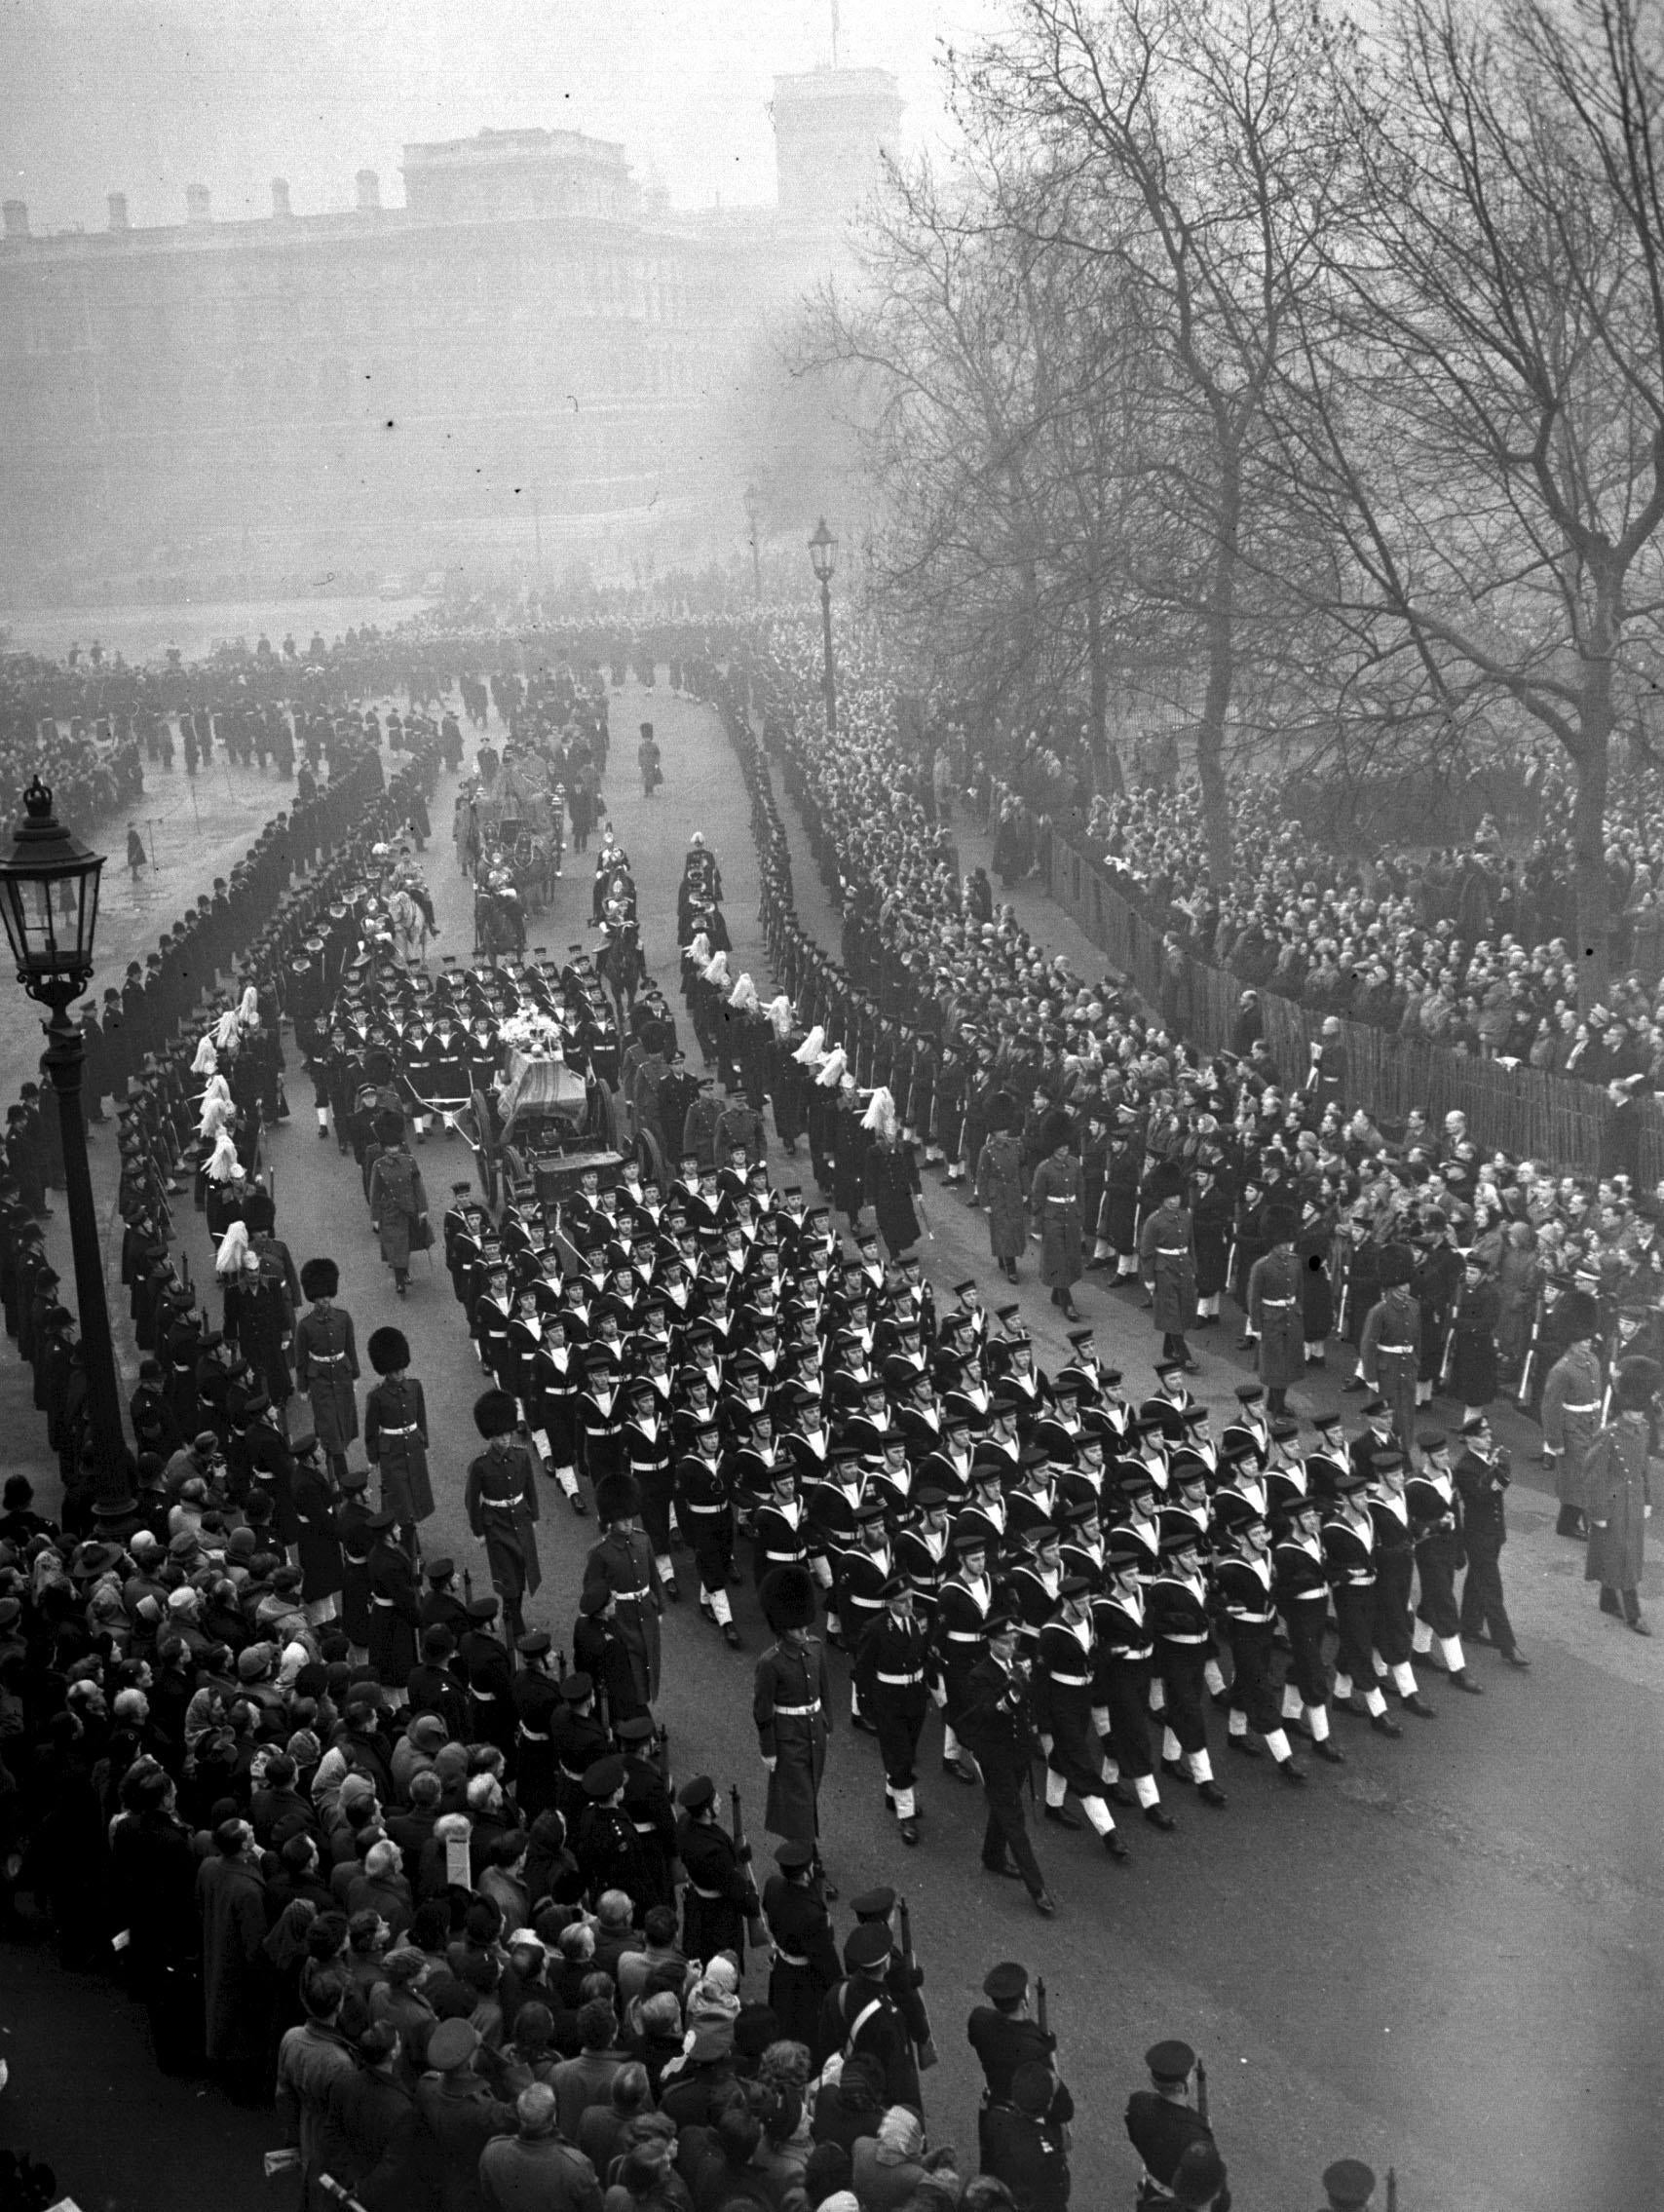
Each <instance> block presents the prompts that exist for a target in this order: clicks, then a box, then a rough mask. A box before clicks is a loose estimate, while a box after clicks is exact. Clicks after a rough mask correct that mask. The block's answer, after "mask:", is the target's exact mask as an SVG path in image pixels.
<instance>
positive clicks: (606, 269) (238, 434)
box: [0, 70, 900, 598]
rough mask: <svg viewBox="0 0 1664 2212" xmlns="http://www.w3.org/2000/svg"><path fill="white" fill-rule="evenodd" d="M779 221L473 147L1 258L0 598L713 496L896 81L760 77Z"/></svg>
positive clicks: (657, 510)
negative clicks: (310, 194) (344, 205)
mask: <svg viewBox="0 0 1664 2212" xmlns="http://www.w3.org/2000/svg"><path fill="white" fill-rule="evenodd" d="M774 113H775V134H776V153H777V168H778V178H779V199H778V203H777V205H776V206H775V207H774V208H764V209H746V210H731V211H729V212H727V213H724V212H722V211H721V210H712V211H710V212H709V213H698V214H695V213H687V212H682V211H677V210H671V209H670V207H669V206H668V204H667V201H666V199H665V196H664V195H663V194H662V193H654V192H652V191H644V190H643V189H642V187H641V186H640V185H639V184H638V183H637V181H636V179H635V177H634V175H633V174H632V172H631V169H630V166H629V162H628V160H627V158H626V155H625V151H624V147H622V146H620V145H616V144H612V143H609V142H607V141H604V140H600V139H596V138H591V137H588V136H586V135H585V134H583V133H579V132H576V131H543V130H520V131H501V132H498V131H483V132H481V133H479V135H478V136H477V137H474V138H468V139H456V140H450V141H445V142H440V143H435V144H414V145H407V146H406V147H405V149H404V161H403V184H404V201H403V205H402V206H400V207H390V206H383V204H382V200H381V193H380V187H379V181H378V179H377V178H376V177H375V176H374V175H373V173H371V172H368V171H362V172H359V178H358V195H357V205H356V206H355V207H354V208H353V209H351V210H346V211H342V212H338V213H328V214H317V215H298V216H297V215H295V214H294V213H293V212H291V210H290V207H289V195H288V189H287V186H286V185H285V184H284V182H283V180H282V179H276V180H274V182H273V186H272V212H271V214H270V215H269V216H268V217H266V218H264V219H262V220H257V221H243V220H239V221H236V222H219V221H216V220H215V219H214V218H213V214H212V210H211V208H210V207H209V205H208V195H207V194H206V192H203V191H202V190H201V189H200V188H193V189H192V191H191V192H190V193H189V194H188V195H187V206H186V213H185V220H184V221H183V222H182V223H180V224H177V225H169V226H160V227H155V228H150V227H146V228H142V229H140V228H134V227H132V226H130V225H129V223H128V220H127V211H126V205H125V202H124V201H123V199H122V198H121V196H120V195H114V196H112V198H111V201H110V220H109V225H108V228H107V229H105V230H104V231H102V232H98V233H87V232H80V231H77V232H71V233H63V234H57V235H54V236H50V237H35V236H33V235H31V233H30V230H29V225H28V216H27V210H26V209H24V208H22V207H21V206H20V205H19V203H17V202H8V203H6V205H5V210H4V214H5V221H4V233H3V236H0V483H3V486H4V493H5V497H4V499H3V501H0V591H5V593H6V595H7V596H9V597H13V598H18V597H34V596H40V595H46V596H51V595H52V592H53V590H54V587H55V586H56V585H58V584H61V583H66V582H70V581H72V580H74V579H75V578H77V577H84V576H87V575H90V574H95V573H103V574H106V575H111V576H114V575H121V574H128V575H136V576H139V577H142V576H143V575H144V574H145V573H146V572H155V571H157V570H159V569H164V570H165V569H168V568H175V569H177V568H184V569H187V570H188V569H190V568H192V567H193V566H197V565H201V564H203V563H204V562H208V563H210V564H217V565H218V566H219V567H221V568H224V567H226V566H227V565H229V566H231V567H233V568H240V569H243V570H245V571H247V572H249V573H253V574H261V573H265V574H272V573H278V572H284V573H288V574H298V573H302V572H304V571H305V570H307V569H308V568H312V567H317V566H318V565H319V564H320V563H327V562H329V561H332V560H338V561H348V562H352V563H354V564H356V565H357V566H359V567H360V568H361V567H363V566H365V565H366V564H367V565H370V566H378V567H387V568H411V567H420V568H427V567H431V566H432V565H434V564H435V562H443V561H444V560H445V559H446V558H447V557H448V554H449V553H450V551H451V550H452V549H453V548H454V547H455V546H456V545H457V544H459V543H461V544H470V543H473V544H475V545H478V546H480V547H482V548H484V547H490V546H493V545H495V546H498V547H506V548H513V547H524V548H529V547H530V546H532V545H533V544H534V543H536V544H538V545H539V546H540V547H541V545H542V544H543V542H544V539H545V537H546V535H547V537H548V541H549V543H550V544H551V545H557V544H559V543H560V542H561V541H562V540H563V539H564V540H567V541H569V542H571V543H574V544H581V543H585V542H586V540H588V539H592V538H593V535H594V534H595V532H596V531H601V532H603V533H604V532H606V531H608V530H624V531H627V529H628V528H629V527H630V526H631V524H632V521H635V520H639V519H640V518H643V517H651V516H658V517H660V518H661V520H663V519H664V518H675V519H676V521H677V522H678V524H679V526H680V529H681V538H682V540H683V541H684V542H692V540H693V539H696V538H697V536H698V531H699V525H700V515H701V514H702V513H704V512H705V511H706V510H707V509H708V508H709V507H710V506H711V503H712V502H715V501H718V500H720V501H721V502H723V503H724V505H725V506H732V504H733V471H734V468H735V467H736V466H739V467H741V468H742V467H743V463H742V462H738V463H737V462H736V456H735V454H734V452H733V450H732V433H731V429H730V428H729V427H728V426H730V425H731V423H732V406H733V400H734V395H735V392H736V389H737V382H738V380H739V379H740V378H742V376H743V374H744V371H745V366H746V363H747V362H748V360H749V359H750V357H751V354H752V351H753V349H754V348H755V347H756V346H757V344H758V342H759V340H760V339H761V338H762V337H763V335H764V333H765V330H766V327H767V325H768V324H769V323H770V321H771V320H772V319H775V318H777V317H778V316H780V315H782V314H784V313H786V312H787V311H789V308H790V306H791V304H792V302H793V300H794V299H795V298H796V297H797V296H799V295H800V294H801V292H802V291H803V290H804V289H805V288H806V287H807V286H810V285H812V284H813V282H815V281H816V280H817V279H818V278H820V277H822V276H824V275H825V274H827V273H828V272H829V271H830V270H831V269H832V267H833V266H834V265H835V263H836V261H837V259H838V257H839V255H840V254H841V252H842V251H843V250H845V244H846V241H847V236H848V233H847V222H848V217H849V215H850V213H851V210H852V209H853V206H854V204H855V202H856V201H857V200H858V199H859V197H860V196H861V195H862V194H863V193H864V192H865V191H866V190H867V189H868V188H869V187H870V186H871V184H872V183H873V182H875V181H876V178H877V175H878V172H879V157H880V155H881V153H883V152H888V151H889V150H890V149H892V148H893V146H894V143H895V139H896V133H897V127H898V123H899V117H900V100H899V97H898V95H897V93H896V88H895V84H894V80H893V79H891V78H889V76H888V75H887V74H886V73H885V72H883V71H879V70H823V71H817V72H814V73H813V74H812V75H810V76H807V77H795V78H782V79H779V80H777V81H776V86H775V109H774Z"/></svg>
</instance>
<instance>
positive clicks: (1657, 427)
mask: <svg viewBox="0 0 1664 2212" xmlns="http://www.w3.org/2000/svg"><path fill="white" fill-rule="evenodd" d="M1658 30H1659V25H1658V21H1657V19H1656V16H1655V15H1649V14H1647V13H1645V12H1644V10H1643V8H1642V6H1641V5H1640V4H1639V0H1556V4H1555V5H1553V6H1549V5H1546V4H1541V0H1513V4H1511V5H1509V6H1508V7H1507V8H1506V10H1505V12H1503V13H1502V14H1501V15H1500V16H1499V17H1494V18H1493V19H1491V20H1490V21H1489V22H1487V23H1484V24H1476V23H1475V22H1474V21H1473V20H1472V19H1471V18H1470V17H1469V15H1468V14H1467V13H1466V12H1465V11H1458V10H1457V9H1456V6H1454V5H1453V4H1452V0H1400V6H1399V11H1398V13H1397V15H1396V17H1395V18H1394V19H1392V21H1391V23H1390V24H1389V26H1388V28H1387V31H1386V33H1385V34H1384V37H1383V40H1382V42H1381V44H1380V48H1379V50H1378V52H1377V55H1376V57H1375V66H1374V67H1373V68H1371V69H1369V70H1367V71H1364V72H1362V73H1361V74H1348V76H1347V77H1346V78H1345V79H1344V80H1343V79H1342V78H1341V77H1340V76H1337V79H1336V83H1335V96H1336V101H1337V104H1338V105H1342V106H1343V107H1344V110H1345V112H1346V114H1347V118H1348V125H1349V138H1350V143H1351V147H1352V158H1353V160H1354V162H1355V165H1356V173H1357V177H1358V180H1359V191H1360V197H1359V201H1358V206H1357V209H1356V211H1355V215H1354V218H1353V219H1352V220H1350V221H1348V222H1346V223H1344V224H1338V225H1335V226H1333V227H1332V228H1330V229H1329V230H1328V232H1327V233H1326V234H1324V235H1323V236H1322V238H1321V241H1320V242H1321V243H1322V245H1323V246H1324V248H1325V255H1326V264H1327V266H1326V277H1327V280H1328V281H1327V286H1326V289H1325V290H1324V292H1323V293H1321V294H1308V295H1307V296H1306V299H1305V301H1304V302H1303V325H1304V336H1305V358H1304V360H1303V362H1302V363H1301V366H1300V369H1299V371H1298V372H1297V373H1296V374H1294V375H1291V376H1290V377H1289V378H1288V379H1287V380H1286V382H1285V385H1284V388H1283V390H1282V391H1281V393H1280V394H1279V395H1278V409H1279V416H1280V420H1281V422H1282V424H1283V426H1284V429H1285V431H1286V432H1287V433H1288V434H1289V439H1288V445H1287V449H1286V450H1287V458H1288V461H1289V467H1290V473H1291V476H1292V477H1294V478H1295V479H1296V480H1297V481H1298V483H1299V484H1300V486H1301V488H1302V489H1303V490H1304V491H1305V493H1306V494H1307V495H1309V496H1311V498H1312V501H1313V509H1314V513H1318V514H1320V515H1321V521H1322V526H1323V527H1324V528H1325V529H1326V530H1329V531H1332V532H1333V533H1334V534H1335V537H1336V539H1337V540H1338V541H1339V542H1340V543H1341V544H1342V545H1343V547H1344V551H1345V555H1346V565H1347V571H1348V573H1347V574H1346V576H1345V577H1344V579H1343V587H1342V590H1341V591H1340V593H1339V595H1338V598H1337V607H1338V609H1339V611H1340V612H1341V614H1342V615H1343V618H1344V619H1346V620H1348V621H1350V622H1352V623H1354V624H1356V625H1357V626H1358V627H1359V628H1360V629H1362V630H1365V631H1368V632H1370V633H1371V634H1374V635H1376V636H1377V637H1382V636H1384V637H1385V638H1386V640H1387V642H1386V644H1385V646H1384V648H1383V649H1384V650H1385V651H1387V652H1388V653H1390V652H1391V651H1392V650H1393V646H1392V643H1391V639H1392V636H1393V635H1394V633H1395V634H1396V638H1397V642H1398V646H1399V647H1400V648H1401V649H1403V650H1405V651H1408V652H1409V653H1410V654H1412V655H1413V656H1414V657H1415V658H1416V660H1417V662H1418V664H1419V666H1420V668H1421V670H1422V671H1423V674H1424V677H1425V681H1426V686H1427V689H1428V692H1429V694H1430V695H1432V696H1433V697H1434V698H1435V699H1436V700H1437V701H1439V702H1440V703H1441V704H1443V705H1444V706H1446V707H1448V709H1449V711H1450V712H1451V713H1453V714H1457V715H1459V714H1461V713H1462V712H1464V711H1468V710H1471V709H1474V708H1484V709H1488V710H1494V709H1496V708H1497V707H1498V706H1500V705H1503V704H1504V703H1508V702H1512V703H1514V706H1515V707H1516V709H1517V710H1518V711H1520V712H1522V713H1523V714H1524V715H1525V716H1527V717H1529V718H1530V720H1531V722H1532V723H1534V724H1535V726H1536V727H1537V728H1538V729H1540V730H1541V731H1542V732H1543V733H1545V734H1546V735H1547V736H1549V737H1552V739H1553V740H1554V742H1555V743H1556V744H1559V745H1560V746H1561V747H1562V748H1563V749H1564V751H1565V752H1566V754H1567V755H1568V756H1569V759H1570V761H1571V763H1572V764H1573V770H1574V775H1575V789H1576V803H1575V812H1574V820H1573V823H1572V840H1573V846H1574V851H1575V876H1576V901H1577V905H1576V911H1577V945H1576V948H1575V949H1576V953H1577V956H1578V963H1579V977H1580V991H1581V995H1582V998H1583V1001H1584V1003H1585V1005H1587V1004H1588V1003H1590V1002H1591V1001H1592V1000H1593V999H1594V998H1596V997H1598V996H1599V995H1600V994H1601V992H1602V991H1604V989H1605V987H1606V978H1607V873H1606V865H1605V811H1606V804H1607V777H1608V759H1609V752H1610V743H1611V738H1612V734H1613V731H1614V728H1615V727H1617V725H1618V723H1619V720H1620V717H1621V716H1622V715H1623V714H1624V711H1625V708H1626V706H1627V705H1628V704H1630V702H1631V700H1632V697H1633V694H1634V692H1635V690H1636V688H1637V685H1638V683H1639V681H1640V680H1641V666H1638V663H1639V664H1641V665H1642V666H1650V667H1655V666H1656V658H1655V656H1656V648H1657V635H1656V632H1657V623H1658V616H1659V612H1660V606H1661V586H1664V573H1661V561H1660V548H1659V530H1660V525H1661V524H1664V200H1661V197H1660V185H1659V162H1660V158H1661V156H1664V74H1661V70H1660V57H1659V47H1658ZM1318 235H1319V234H1318V233H1317V231H1316V230H1315V229H1314V232H1313V236H1314V239H1316V238H1318Z"/></svg>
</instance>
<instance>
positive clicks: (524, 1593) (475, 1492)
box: [464, 1391, 543, 1637]
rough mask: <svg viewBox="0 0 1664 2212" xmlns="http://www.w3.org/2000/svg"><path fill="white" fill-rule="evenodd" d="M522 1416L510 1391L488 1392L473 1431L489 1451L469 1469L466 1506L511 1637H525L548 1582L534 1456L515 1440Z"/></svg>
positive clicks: (476, 1405) (476, 1409) (479, 1402)
mask: <svg viewBox="0 0 1664 2212" xmlns="http://www.w3.org/2000/svg"><path fill="white" fill-rule="evenodd" d="M518 1420H519V1416H518V1411H517V1409H516V1407H515V1404H514V1401H513V1399H512V1398H511V1396H510V1395H509V1393H508V1392H507V1391H482V1392H480V1394H479V1396H478V1397H477V1398H475V1400H474V1402H473V1426H474V1427H475V1428H476V1429H477V1430H478V1431H479V1433H480V1435H481V1436H483V1437H484V1439H485V1449H484V1451H483V1452H481V1453H480V1454H479V1455H478V1457H477V1458H476V1459H473V1460H472V1461H471V1462H470V1463H469V1469H468V1484H467V1488H466V1490H465V1492H464V1506H465V1509H466V1511H467V1513H468V1525H469V1527H470V1529H471V1530H472V1531H473V1535H474V1537H475V1539H476V1540H477V1541H478V1542H479V1543H481V1544H483V1545H484V1546H485V1559H486V1565H487V1567H488V1568H489V1570H490V1574H491V1586H492V1588H493V1589H494V1590H495V1591H496V1592H497V1594H498V1596H499V1597H500V1598H501V1599H502V1601H503V1611H504V1614H505V1616H506V1617H507V1619H508V1622H509V1631H510V1633H511V1635H512V1636H514V1637H519V1636H522V1635H524V1633H525V1627H526V1622H525V1613H524V1607H525V1601H526V1599H527V1598H528V1597H529V1596H532V1595H533V1594H534V1593H535V1592H536V1590H537V1587H538V1584H539V1583H541V1582H542V1580H543V1570H542V1567H541V1565H540V1563H539V1560H538V1540H537V1526H536V1524H537V1520H538V1494H537V1488H536V1485H535V1484H534V1482H533V1480H532V1454H531V1453H530V1451H528V1450H527V1448H526V1447H525V1445H523V1444H521V1443H519V1442H517V1441H516V1440H515V1435H514V1430H515V1429H516V1427H517V1425H518Z"/></svg>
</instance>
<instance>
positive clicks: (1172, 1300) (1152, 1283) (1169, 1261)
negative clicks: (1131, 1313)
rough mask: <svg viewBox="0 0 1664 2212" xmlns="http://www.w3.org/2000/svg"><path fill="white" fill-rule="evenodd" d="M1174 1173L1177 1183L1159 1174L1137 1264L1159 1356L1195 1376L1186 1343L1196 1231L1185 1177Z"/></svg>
mask: <svg viewBox="0 0 1664 2212" xmlns="http://www.w3.org/2000/svg"><path fill="white" fill-rule="evenodd" d="M1172 1174H1173V1175H1174V1176H1177V1177H1178V1178H1179V1180H1178V1182H1177V1185H1176V1186H1175V1184H1174V1183H1173V1182H1172V1181H1171V1180H1170V1179H1167V1178H1163V1184H1162V1186H1160V1187H1162V1188H1163V1196H1162V1198H1161V1201H1160V1203H1159V1204H1158V1205H1156V1206H1154V1207H1153V1209H1152V1211H1151V1213H1150V1216H1149V1218H1148V1219H1147V1220H1146V1222H1145V1224H1144V1226H1143V1228H1142V1229H1141V1230H1140V1231H1139V1233H1138V1258H1139V1267H1140V1272H1141V1273H1142V1275H1143V1277H1144V1281H1145V1287H1146V1288H1147V1289H1148V1290H1149V1292H1150V1297H1151V1304H1152V1308H1153V1312H1152V1314H1151V1319H1152V1320H1153V1322H1154V1325H1155V1326H1156V1328H1158V1329H1159V1330H1160V1331H1161V1355H1162V1357H1163V1358H1164V1359H1177V1360H1178V1361H1179V1362H1180V1363H1181V1365H1182V1366H1183V1368H1184V1370H1185V1373H1186V1374H1187V1375H1195V1374H1199V1373H1200V1371H1201V1370H1200V1365H1199V1363H1198V1361H1197V1360H1196V1359H1194V1358H1193V1357H1192V1356H1191V1348H1190V1346H1189V1344H1188V1343H1187V1342H1186V1341H1185V1340H1186V1333H1187V1331H1188V1330H1189V1329H1191V1327H1192V1326H1193V1324H1194V1321H1195V1317H1196V1244H1195V1234H1194V1231H1193V1229H1192V1226H1191V1209H1190V1207H1189V1206H1188V1205H1186V1203H1185V1192H1184V1181H1183V1176H1182V1174H1181V1171H1180V1170H1179V1169H1177V1168H1174V1169H1173V1170H1172Z"/></svg>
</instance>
